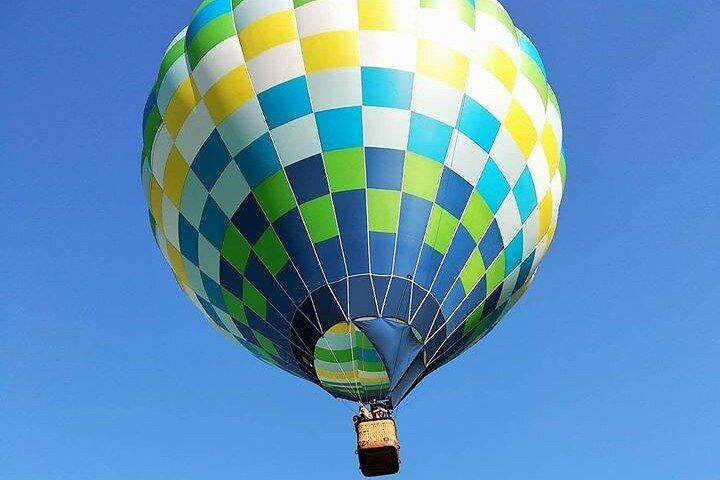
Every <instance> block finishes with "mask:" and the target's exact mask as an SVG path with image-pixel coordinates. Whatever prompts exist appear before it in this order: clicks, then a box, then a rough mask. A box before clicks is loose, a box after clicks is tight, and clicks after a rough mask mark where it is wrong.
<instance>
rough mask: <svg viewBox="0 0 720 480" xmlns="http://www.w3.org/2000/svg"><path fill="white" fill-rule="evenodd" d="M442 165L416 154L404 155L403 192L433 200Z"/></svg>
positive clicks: (408, 153)
mask: <svg viewBox="0 0 720 480" xmlns="http://www.w3.org/2000/svg"><path fill="white" fill-rule="evenodd" d="M442 169H443V166H442V164H440V163H438V162H436V161H434V160H430V159H429V158H427V157H423V156H422V155H418V154H416V153H412V152H407V153H406V154H405V173H404V175H403V191H405V192H407V193H410V194H413V195H415V196H417V197H420V198H424V199H425V200H429V201H431V202H432V201H433V200H435V194H436V193H437V189H438V185H440V175H441V174H442Z"/></svg>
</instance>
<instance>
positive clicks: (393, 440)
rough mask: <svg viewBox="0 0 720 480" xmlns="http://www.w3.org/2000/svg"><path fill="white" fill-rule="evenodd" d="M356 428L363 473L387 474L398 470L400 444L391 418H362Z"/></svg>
mask: <svg viewBox="0 0 720 480" xmlns="http://www.w3.org/2000/svg"><path fill="white" fill-rule="evenodd" d="M356 430H357V444H358V452H357V453H358V459H359V460H360V471H362V473H363V475H365V476H368V477H374V476H377V475H389V474H393V473H397V472H398V471H399V470H400V452H399V450H400V444H399V443H398V438H397V430H396V429H395V422H394V421H393V419H392V418H380V419H373V420H363V421H361V422H358V423H357V425H356Z"/></svg>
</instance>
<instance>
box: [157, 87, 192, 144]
mask: <svg viewBox="0 0 720 480" xmlns="http://www.w3.org/2000/svg"><path fill="white" fill-rule="evenodd" d="M199 101H200V93H198V91H197V89H196V88H195V84H194V83H193V82H192V80H191V79H190V77H188V78H186V79H185V80H183V82H182V83H181V84H180V85H179V86H178V88H177V90H175V93H174V94H173V96H172V98H171V99H170V102H169V103H168V107H167V109H166V110H165V115H164V116H163V121H164V122H165V127H166V128H167V130H168V132H169V133H170V136H171V137H172V138H173V139H175V138H177V135H178V133H179V132H180V129H181V128H182V126H183V123H185V119H186V118H187V117H188V115H190V112H192V111H193V109H194V108H195V106H196V105H197V104H198V102H199Z"/></svg>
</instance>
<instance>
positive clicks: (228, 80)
mask: <svg viewBox="0 0 720 480" xmlns="http://www.w3.org/2000/svg"><path fill="white" fill-rule="evenodd" d="M253 96H254V92H253V86H252V83H251V82H250V75H248V71H247V65H240V66H239V67H237V68H235V69H234V70H232V71H231V72H230V73H228V74H227V75H225V76H224V77H222V78H221V79H220V80H218V82H217V83H215V85H213V86H212V87H211V88H210V90H208V92H207V93H206V94H205V98H204V101H205V105H206V106H207V109H208V111H209V112H210V116H211V117H212V119H213V122H214V123H215V125H218V124H220V122H222V121H223V120H225V119H226V118H227V117H228V116H229V115H230V114H231V113H233V112H234V111H235V110H237V109H238V108H239V107H240V106H241V105H242V104H243V103H245V102H247V101H248V100H250V99H251V98H252V97H253Z"/></svg>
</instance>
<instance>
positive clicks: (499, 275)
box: [486, 252, 505, 295]
mask: <svg viewBox="0 0 720 480" xmlns="http://www.w3.org/2000/svg"><path fill="white" fill-rule="evenodd" d="M486 275H487V294H488V295H490V294H491V293H492V292H493V290H495V288H496V287H497V286H498V285H500V284H501V283H502V281H503V280H505V252H502V253H500V255H498V257H497V258H496V259H495V261H494V262H493V263H492V265H490V268H488V271H487V274H486Z"/></svg>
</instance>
